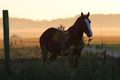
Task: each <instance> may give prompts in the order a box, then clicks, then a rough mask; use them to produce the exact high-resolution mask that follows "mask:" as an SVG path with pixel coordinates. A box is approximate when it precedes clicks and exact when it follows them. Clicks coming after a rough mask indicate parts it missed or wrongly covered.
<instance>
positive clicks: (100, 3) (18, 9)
mask: <svg viewBox="0 0 120 80" xmlns="http://www.w3.org/2000/svg"><path fill="white" fill-rule="evenodd" d="M3 9H7V10H9V16H10V17H18V18H26V19H33V20H44V19H45V20H52V19H57V18H68V17H74V16H75V15H78V14H80V13H81V12H84V13H87V12H91V14H119V13H120V0H0V13H2V10H3ZM0 17H2V14H0Z"/></svg>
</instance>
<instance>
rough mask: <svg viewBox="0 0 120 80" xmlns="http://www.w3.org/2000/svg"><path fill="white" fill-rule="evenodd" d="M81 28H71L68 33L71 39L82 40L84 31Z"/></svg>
mask: <svg viewBox="0 0 120 80" xmlns="http://www.w3.org/2000/svg"><path fill="white" fill-rule="evenodd" d="M80 27H81V26H80ZM80 27H76V26H71V27H70V28H69V29H68V30H67V31H68V33H69V35H70V36H71V37H74V38H76V39H79V40H80V39H82V37H83V31H82V29H81V28H80Z"/></svg>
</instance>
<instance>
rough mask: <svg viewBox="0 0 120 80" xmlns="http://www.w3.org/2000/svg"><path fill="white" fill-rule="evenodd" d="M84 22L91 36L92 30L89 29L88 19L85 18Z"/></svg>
mask: <svg viewBox="0 0 120 80" xmlns="http://www.w3.org/2000/svg"><path fill="white" fill-rule="evenodd" d="M85 23H86V25H87V29H88V31H89V37H91V36H92V30H91V26H90V22H89V20H88V19H85Z"/></svg>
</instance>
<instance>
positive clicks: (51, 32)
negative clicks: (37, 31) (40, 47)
mask: <svg viewBox="0 0 120 80" xmlns="http://www.w3.org/2000/svg"><path fill="white" fill-rule="evenodd" d="M56 31H57V29H56V28H48V29H47V30H46V31H45V32H43V34H42V35H41V37H40V38H39V42H40V44H42V43H43V44H45V43H47V42H48V41H49V40H50V39H51V38H52V36H53V35H54V33H55V32H56Z"/></svg>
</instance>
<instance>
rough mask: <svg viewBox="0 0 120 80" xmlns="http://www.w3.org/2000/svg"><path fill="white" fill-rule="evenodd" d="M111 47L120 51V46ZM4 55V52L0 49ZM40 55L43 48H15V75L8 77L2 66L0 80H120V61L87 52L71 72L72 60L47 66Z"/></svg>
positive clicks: (13, 67) (57, 61)
mask: <svg viewBox="0 0 120 80" xmlns="http://www.w3.org/2000/svg"><path fill="white" fill-rule="evenodd" d="M95 46H96V45H95ZM107 47H108V48H109V49H110V50H115V51H116V50H119V45H113V44H112V45H107ZM115 47H116V48H115ZM2 53H3V49H1V50H0V54H2ZM39 54H40V51H39V47H36V46H34V47H21V48H11V59H12V58H13V60H11V69H12V72H11V74H10V75H7V74H6V73H5V71H4V69H3V68H1V67H2V66H3V64H2V63H1V64H0V80H120V58H113V57H107V59H106V61H104V59H103V58H102V57H98V56H97V55H95V54H93V53H83V54H82V57H81V58H79V60H78V66H77V68H75V69H70V67H69V64H68V57H62V58H59V59H57V60H56V61H54V62H52V63H50V64H45V65H43V64H41V61H40V59H35V58H39V57H37V55H39ZM96 54H97V53H96ZM1 58H2V57H1ZM24 58H27V59H24Z"/></svg>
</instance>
